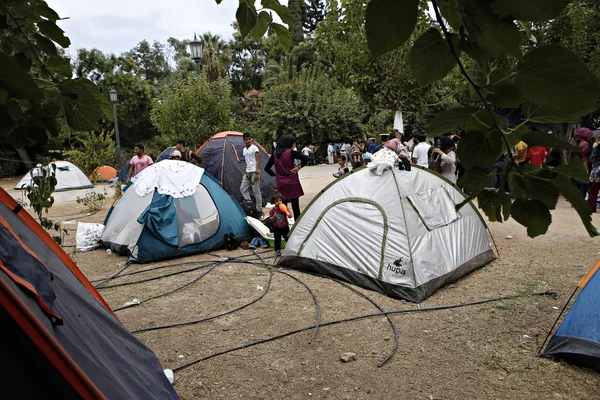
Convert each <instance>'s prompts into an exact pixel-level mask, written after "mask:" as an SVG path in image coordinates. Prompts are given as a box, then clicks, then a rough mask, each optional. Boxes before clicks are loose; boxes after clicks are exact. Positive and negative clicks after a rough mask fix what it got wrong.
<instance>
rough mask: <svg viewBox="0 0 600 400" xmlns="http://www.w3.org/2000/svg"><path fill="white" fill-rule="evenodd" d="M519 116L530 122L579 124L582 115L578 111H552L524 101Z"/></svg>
mask: <svg viewBox="0 0 600 400" xmlns="http://www.w3.org/2000/svg"><path fill="white" fill-rule="evenodd" d="M521 114H523V117H524V118H525V119H527V120H529V121H531V122H544V123H555V124H560V123H563V122H573V123H579V122H580V121H581V116H582V114H581V113H580V112H579V111H577V110H576V111H575V112H568V111H565V110H554V109H550V108H547V107H542V106H540V105H538V104H535V103H532V102H530V101H525V102H523V104H522V105H521Z"/></svg>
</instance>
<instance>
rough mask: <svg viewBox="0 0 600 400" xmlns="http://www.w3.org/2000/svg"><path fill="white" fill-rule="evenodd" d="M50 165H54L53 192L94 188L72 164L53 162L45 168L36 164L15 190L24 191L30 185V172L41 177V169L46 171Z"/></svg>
mask: <svg viewBox="0 0 600 400" xmlns="http://www.w3.org/2000/svg"><path fill="white" fill-rule="evenodd" d="M51 164H55V165H56V188H55V189H54V191H55V192H61V191H65V190H75V189H86V188H91V187H94V185H93V184H92V182H90V180H89V179H88V177H87V176H85V174H84V173H83V172H82V171H81V170H80V169H79V168H78V167H77V166H76V165H74V164H71V163H70V162H68V161H53V162H51V163H50V164H48V165H47V166H45V167H42V166H41V165H40V164H38V165H37V166H36V167H35V168H33V169H32V170H31V171H29V172H28V173H26V174H25V175H24V176H23V177H22V178H21V180H20V181H19V182H18V183H17V184H16V185H15V189H17V190H20V189H25V188H26V187H27V186H29V185H31V184H32V178H31V172H33V176H40V175H41V168H45V169H48V168H50V165H51Z"/></svg>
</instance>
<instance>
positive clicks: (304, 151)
mask: <svg viewBox="0 0 600 400" xmlns="http://www.w3.org/2000/svg"><path fill="white" fill-rule="evenodd" d="M302 154H304V155H305V156H306V157H308V160H309V161H308V165H311V163H310V158H311V155H312V150H311V149H310V146H304V148H303V149H302Z"/></svg>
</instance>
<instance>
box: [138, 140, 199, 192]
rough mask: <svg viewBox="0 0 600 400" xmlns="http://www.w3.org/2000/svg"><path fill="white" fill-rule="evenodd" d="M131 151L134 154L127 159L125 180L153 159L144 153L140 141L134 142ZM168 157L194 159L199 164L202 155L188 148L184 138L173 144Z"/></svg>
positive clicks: (140, 170) (188, 160) (189, 160)
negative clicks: (173, 146) (127, 172)
mask: <svg viewBox="0 0 600 400" xmlns="http://www.w3.org/2000/svg"><path fill="white" fill-rule="evenodd" d="M133 152H134V153H135V155H134V156H133V157H132V158H131V160H129V165H130V167H129V174H128V175H127V182H130V181H131V178H132V177H133V176H135V175H137V174H139V173H140V172H142V171H143V170H144V169H146V168H148V167H149V166H150V165H152V164H154V160H152V157H150V156H149V155H147V154H146V153H145V147H144V145H143V144H141V143H136V144H135V146H133ZM169 159H171V160H181V161H186V162H192V161H194V160H196V161H197V165H198V166H199V165H200V164H201V163H202V157H200V156H199V155H198V154H196V153H195V152H194V151H193V150H189V149H187V148H186V146H185V140H183V139H180V140H178V141H177V143H176V144H175V150H172V151H171V153H170V154H169Z"/></svg>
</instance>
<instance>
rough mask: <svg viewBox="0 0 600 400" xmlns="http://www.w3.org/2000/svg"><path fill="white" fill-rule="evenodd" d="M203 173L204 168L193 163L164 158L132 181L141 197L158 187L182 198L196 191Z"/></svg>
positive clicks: (170, 194)
mask: <svg viewBox="0 0 600 400" xmlns="http://www.w3.org/2000/svg"><path fill="white" fill-rule="evenodd" d="M203 173H204V169H203V168H199V167H196V166H195V165H193V164H191V163H188V162H185V161H176V160H164V161H161V162H158V163H155V164H152V165H150V166H149V167H148V168H146V169H144V170H143V171H142V172H140V173H139V174H137V175H136V176H134V177H133V179H132V180H131V181H132V186H133V190H135V193H136V194H137V195H138V196H140V197H143V196H146V195H147V194H149V193H153V192H154V189H156V191H157V192H158V193H160V194H167V195H169V196H172V197H173V198H175V199H180V198H182V197H187V196H192V195H193V194H194V193H196V191H197V190H198V185H199V184H200V179H202V174H203Z"/></svg>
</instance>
